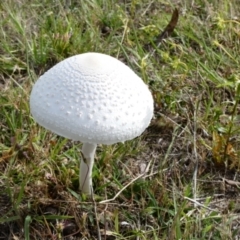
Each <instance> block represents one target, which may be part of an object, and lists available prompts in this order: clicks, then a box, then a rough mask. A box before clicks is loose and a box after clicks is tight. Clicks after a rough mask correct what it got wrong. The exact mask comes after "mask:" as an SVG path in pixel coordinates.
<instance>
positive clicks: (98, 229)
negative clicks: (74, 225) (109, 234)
mask: <svg viewBox="0 0 240 240" xmlns="http://www.w3.org/2000/svg"><path fill="white" fill-rule="evenodd" d="M91 197H92V201H93V205H94V214H95V218H96V224H97V234H98V240H101V239H102V237H101V231H100V227H99V222H98V217H97V216H98V214H97V203H96V201H95V199H94V195H93V188H92V186H91Z"/></svg>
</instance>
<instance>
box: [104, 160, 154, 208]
mask: <svg viewBox="0 0 240 240" xmlns="http://www.w3.org/2000/svg"><path fill="white" fill-rule="evenodd" d="M151 163H152V160H151V161H150V162H149V163H148V165H147V167H146V169H145V171H144V173H142V174H140V175H139V176H137V177H136V178H134V179H133V180H132V181H130V182H129V183H128V184H126V185H125V186H124V187H123V188H122V189H121V190H120V191H119V192H118V193H117V194H116V195H115V196H114V197H113V198H110V199H106V200H103V201H101V202H99V203H100V204H105V203H109V202H112V201H114V200H116V198H117V197H118V196H119V195H120V194H121V193H122V192H123V191H124V190H125V189H126V188H127V187H128V186H130V185H131V184H132V183H134V182H135V181H137V180H138V179H139V178H142V177H143V176H144V175H145V174H146V173H147V172H148V171H149V168H150V165H151Z"/></svg>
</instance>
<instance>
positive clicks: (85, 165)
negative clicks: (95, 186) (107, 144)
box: [79, 143, 97, 195]
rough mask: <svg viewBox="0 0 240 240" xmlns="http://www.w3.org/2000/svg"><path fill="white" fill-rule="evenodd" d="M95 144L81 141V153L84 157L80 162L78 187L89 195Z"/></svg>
mask: <svg viewBox="0 0 240 240" xmlns="http://www.w3.org/2000/svg"><path fill="white" fill-rule="evenodd" d="M96 148H97V144H91V143H83V145H82V154H83V157H84V159H82V160H81V162H80V171H79V174H80V176H79V187H80V190H81V191H82V192H83V193H85V194H88V195H90V194H91V191H92V168H93V164H94V154H95V152H96Z"/></svg>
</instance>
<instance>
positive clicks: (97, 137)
mask: <svg viewBox="0 0 240 240" xmlns="http://www.w3.org/2000/svg"><path fill="white" fill-rule="evenodd" d="M30 110H31V113H32V115H33V118H34V119H35V120H36V121H37V122H38V123H39V124H40V125H41V126H43V127H45V128H46V129H49V130H51V131H52V132H54V133H56V134H58V135H60V136H63V137H66V138H69V139H73V140H78V141H81V142H82V143H83V146H82V153H83V156H84V160H82V161H81V163H80V189H81V190H82V192H83V193H86V194H90V193H91V190H92V176H91V175H92V167H93V163H94V154H95V151H96V147H97V144H113V143H117V142H124V141H126V140H130V139H133V138H135V137H137V136H139V135H141V133H142V132H143V131H144V130H145V129H146V128H147V126H148V125H149V123H150V121H151V119H152V116H153V98H152V95H151V92H150V91H149V89H148V87H147V85H146V84H145V83H144V82H143V81H142V80H141V79H140V78H139V77H138V76H137V75H136V74H135V73H134V72H133V71H132V70H131V69H130V68H129V67H128V66H126V65H125V64H124V63H122V62H121V61H119V60H117V59H116V58H113V57H111V56H108V55H105V54H101V53H84V54H80V55H76V56H72V57H70V58H67V59H65V60H63V61H62V62H60V63H58V64H57V65H55V66H54V67H52V68H51V69H50V70H48V71H47V72H46V73H45V74H43V75H42V76H41V77H40V78H39V79H38V80H37V82H36V83H35V85H34V86H33V89H32V92H31V95H30Z"/></svg>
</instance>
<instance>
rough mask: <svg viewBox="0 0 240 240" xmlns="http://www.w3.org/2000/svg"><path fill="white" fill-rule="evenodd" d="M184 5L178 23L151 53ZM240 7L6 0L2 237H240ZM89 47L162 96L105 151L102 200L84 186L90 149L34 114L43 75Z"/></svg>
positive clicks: (97, 173) (1, 65)
mask: <svg viewBox="0 0 240 240" xmlns="http://www.w3.org/2000/svg"><path fill="white" fill-rule="evenodd" d="M175 8H178V9H179V12H180V18H179V23H178V25H177V28H176V29H175V31H174V33H173V35H172V36H171V37H170V38H167V39H166V40H164V41H163V42H162V44H161V45H160V47H159V48H156V47H154V46H156V43H155V39H156V38H157V36H158V35H159V34H160V32H161V31H162V30H163V29H164V28H165V26H166V25H167V24H168V22H169V20H170V18H171V14H172V12H173V10H174V9H175ZM239 11H240V7H239V4H238V1H237V0H232V1H224V0H220V1H217V0H213V1H211V3H209V2H208V1H205V0H198V1H182V3H179V1H169V0H162V1H145V0H136V1H111V0H104V1H103V0H91V1H81V2H80V1H74V0H72V1H67V0H65V1H59V0H57V1H49V0H44V1H39V0H31V1H26V0H25V1H23V0H19V1H12V0H5V1H4V2H3V3H1V4H0V16H1V17H0V19H1V20H0V21H1V24H0V39H1V41H0V43H1V44H0V53H1V55H0V90H1V94H0V229H1V230H0V239H100V238H101V239H109V240H110V239H169V240H172V239H191V240H193V239H194V240H197V239H199V240H200V239H239V238H240V232H239V228H238V225H239V216H238V212H239V204H240V202H239V186H240V179H239V167H240V163H239V159H240V152H239V151H240V137H239V136H240V129H239V116H240V115H239V114H240V112H239V100H240V99H239V96H240V85H239V77H240V70H239V63H240V57H239V52H240V21H239V18H240V16H239ZM88 51H97V52H103V53H106V54H110V55H112V56H114V57H117V58H118V59H120V60H122V61H123V62H125V63H126V64H128V65H129V66H131V68H132V69H134V71H135V72H136V73H137V74H139V76H141V77H142V78H143V80H144V81H145V82H146V83H147V84H148V85H149V87H150V89H151V91H152V93H153V96H154V100H155V117H154V119H153V120H152V123H151V125H150V127H149V128H148V129H147V130H146V131H145V133H144V134H143V135H142V136H141V137H139V138H137V139H134V140H132V141H128V142H126V143H125V144H122V143H119V144H115V145H112V146H99V147H98V150H97V156H96V163H95V166H94V169H93V184H94V189H95V195H94V200H93V201H92V200H88V198H87V197H86V196H83V195H81V194H80V192H79V191H78V172H79V159H80V153H79V151H80V147H81V143H79V142H72V141H70V140H67V139H64V138H61V137H58V136H56V135H55V134H53V133H51V132H49V131H46V130H45V129H43V128H41V127H40V126H39V125H37V124H36V123H35V122H34V120H33V119H32V117H31V114H30V112H29V94H30V91H31V88H32V86H33V84H34V82H35V81H36V80H37V78H38V77H39V76H40V75H41V74H43V73H44V72H45V71H46V70H48V69H49V68H50V67H52V66H53V65H54V64H56V63H57V62H59V61H61V60H63V59H65V58H67V57H68V56H72V55H74V54H78V53H83V52H88ZM146 167H148V171H147V172H144V169H145V168H146ZM106 200H109V201H106Z"/></svg>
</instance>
